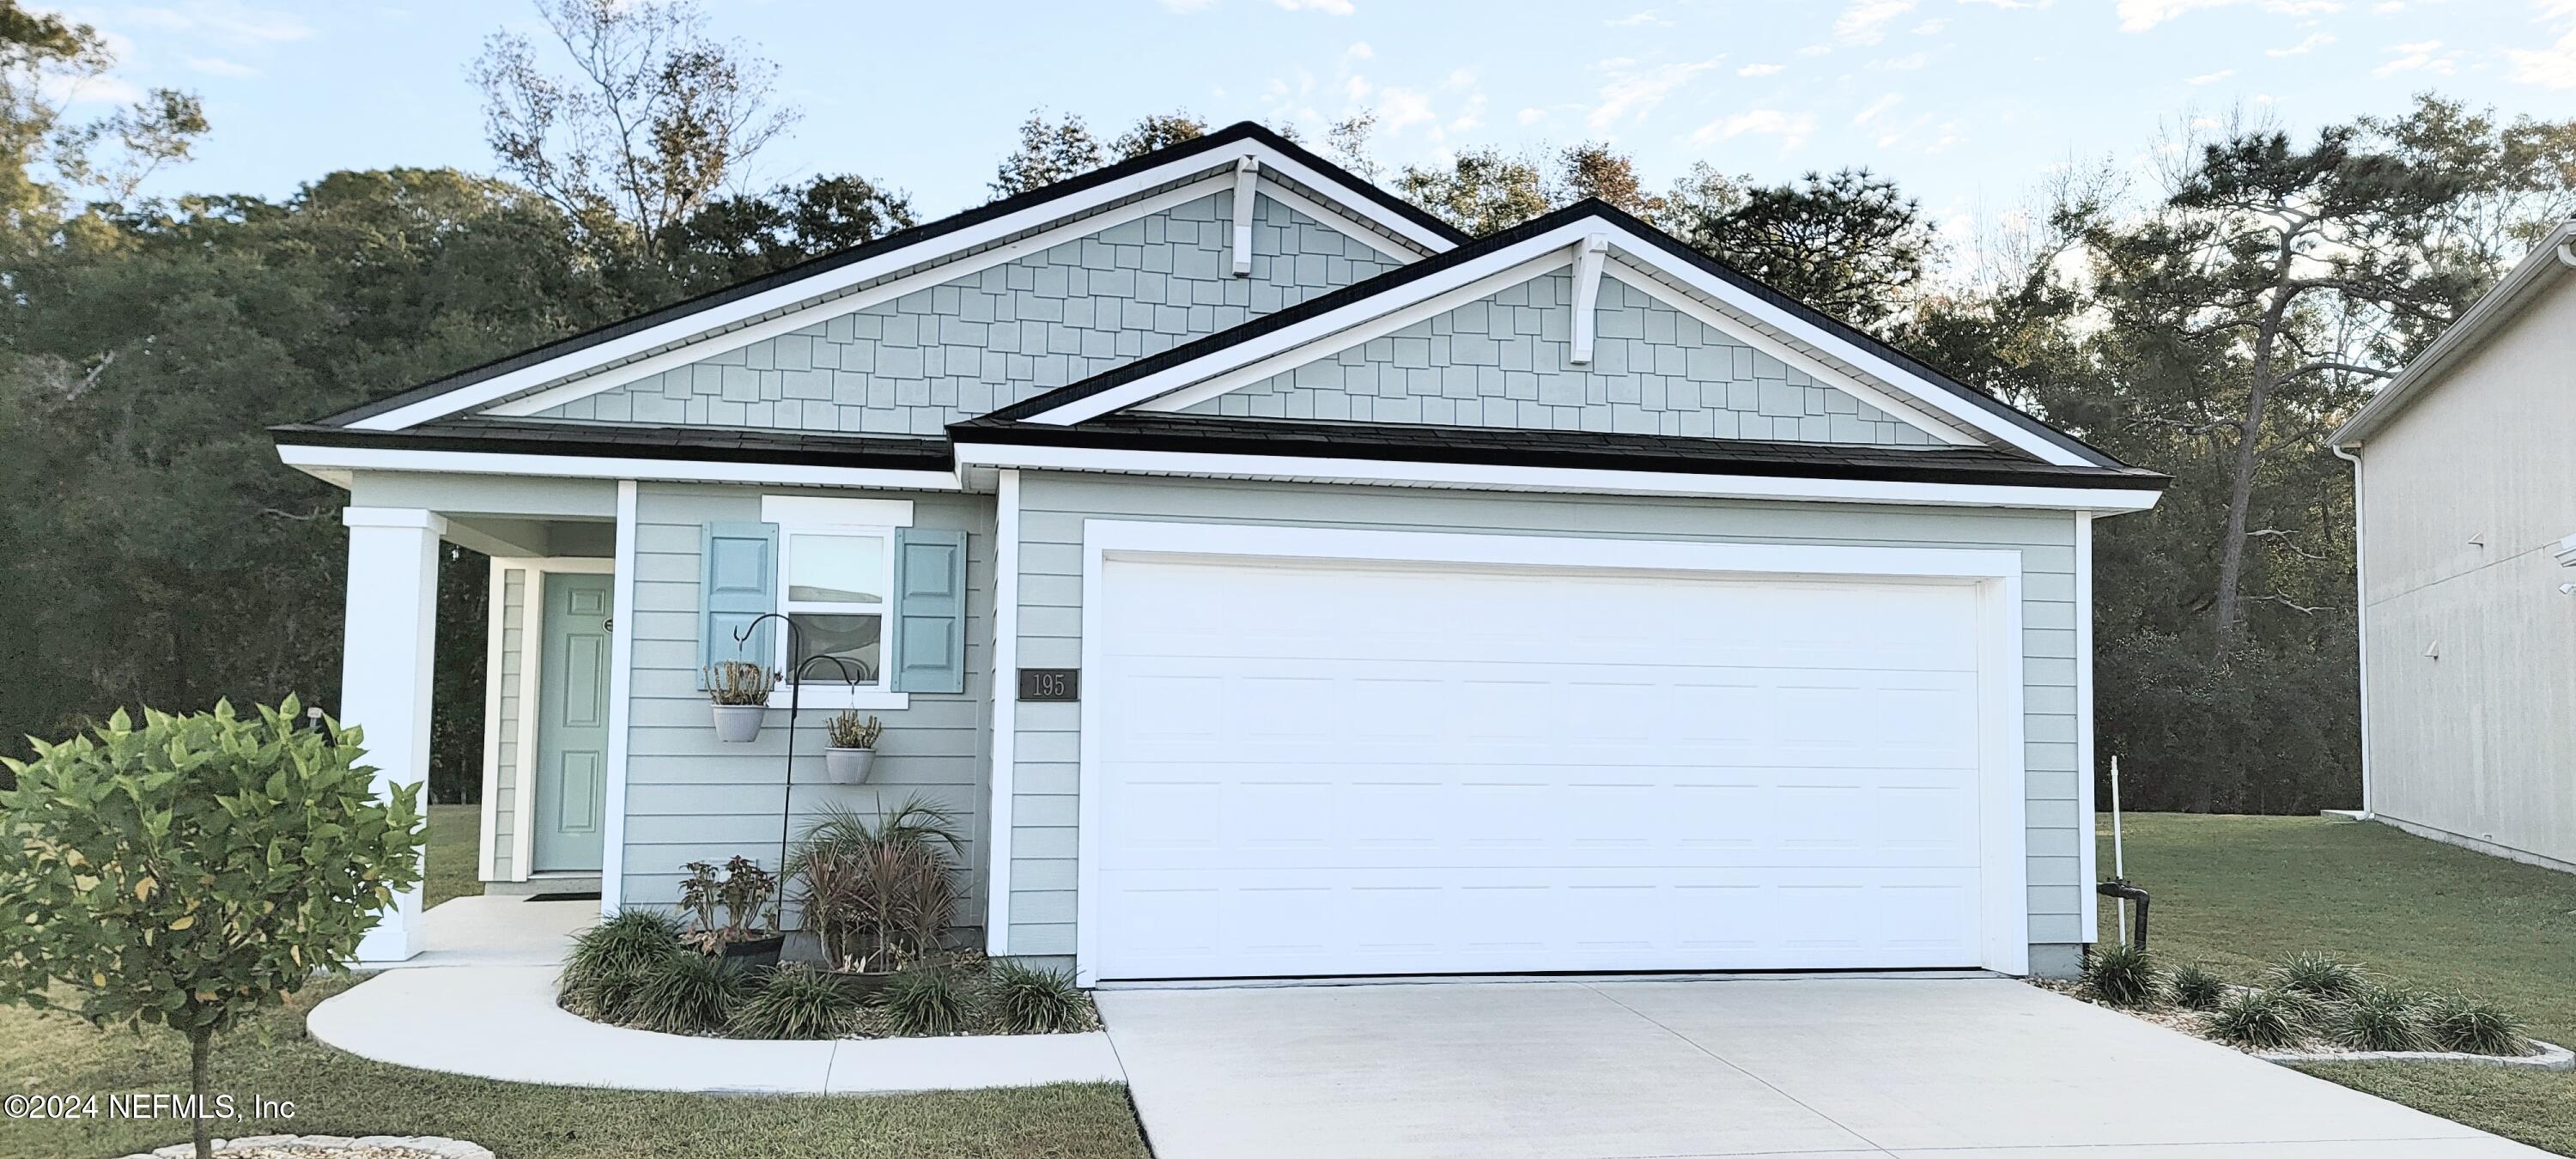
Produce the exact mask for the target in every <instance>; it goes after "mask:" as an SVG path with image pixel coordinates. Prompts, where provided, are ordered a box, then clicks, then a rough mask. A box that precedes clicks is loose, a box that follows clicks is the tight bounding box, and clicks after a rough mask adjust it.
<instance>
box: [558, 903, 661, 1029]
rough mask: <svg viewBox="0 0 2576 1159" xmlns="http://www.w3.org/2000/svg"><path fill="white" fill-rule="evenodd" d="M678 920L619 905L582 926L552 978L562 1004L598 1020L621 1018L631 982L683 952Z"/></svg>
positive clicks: (630, 994)
mask: <svg viewBox="0 0 2576 1159" xmlns="http://www.w3.org/2000/svg"><path fill="white" fill-rule="evenodd" d="M682 932H683V931H682V928H681V925H680V921H679V919H677V918H674V917H672V916H670V915H669V914H666V913H663V912H661V911H659V910H648V909H622V910H619V911H617V913H616V914H614V915H613V916H611V917H609V918H608V919H607V920H606V921H603V922H601V923H599V924H598V925H595V926H592V927H591V928H589V929H586V930H583V931H582V932H581V933H579V934H577V935H575V936H574V937H573V940H572V952H571V953H569V954H567V955H565V956H564V967H563V973H562V975H561V976H559V977H558V978H557V979H556V980H555V994H556V997H558V998H559V999H561V1000H562V1002H563V1003H564V1005H565V1006H567V1007H569V1008H571V1009H573V1010H575V1011H578V1012H580V1013H583V1014H587V1015H589V1016H591V1017H593V1018H598V1019H601V1020H603V1021H608V1022H617V1021H622V1015H621V1014H620V1013H619V1012H621V1011H622V1010H623V1009H624V1007H625V1000H626V999H628V998H631V997H632V996H633V991H634V987H635V985H636V984H637V983H638V982H640V981H641V980H642V978H643V975H644V973H645V972H646V971H647V970H648V969H649V968H651V967H653V966H656V965H659V964H661V963H662V962H663V961H665V960H666V959H669V958H671V957H673V956H675V955H678V954H681V953H685V952H687V947H685V946H683V945H681V944H680V935H681V933H682Z"/></svg>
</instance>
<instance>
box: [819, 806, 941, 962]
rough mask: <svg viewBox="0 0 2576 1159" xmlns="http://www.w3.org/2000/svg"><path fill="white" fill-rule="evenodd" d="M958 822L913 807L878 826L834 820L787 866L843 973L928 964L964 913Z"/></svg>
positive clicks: (857, 818)
mask: <svg viewBox="0 0 2576 1159" xmlns="http://www.w3.org/2000/svg"><path fill="white" fill-rule="evenodd" d="M964 848H965V839H964V837H963V836H961V835H960V834H959V832H958V828H957V820H956V817H955V815H954V814H951V813H950V812H949V811H948V810H946V809H943V808H941V807H939V806H937V805H934V804H931V803H929V802H926V801H923V800H921V799H920V798H917V797H916V798H912V799H909V800H906V801H905V802H903V803H902V804H900V805H897V806H896V807H894V808H893V809H892V810H890V811H886V812H882V813H879V814H877V815H875V816H873V817H871V816H868V815H866V814H863V813H859V812H857V811H854V810H849V809H840V808H835V809H832V810H830V811H827V812H826V813H824V814H823V816H822V817H821V818H819V819H817V820H816V821H815V822H814V823H813V824H812V825H810V826H808V827H807V828H806V830H805V835H804V839H803V840H802V841H800V842H799V843H798V844H797V847H796V849H795V851H794V852H793V853H791V854H790V855H789V856H788V859H787V877H788V880H790V881H791V882H794V883H796V884H797V885H798V886H799V887H800V888H801V890H802V891H803V896H802V898H801V900H802V902H803V904H804V907H805V925H806V927H807V928H809V929H811V930H813V931H814V932H815V934H816V935H817V936H818V937H820V938H821V939H822V942H823V955H824V958H825V959H826V960H827V961H828V962H829V963H830V964H831V966H832V967H833V968H834V969H839V970H857V971H881V970H891V969H895V968H898V967H901V966H903V965H905V964H907V963H910V962H914V961H918V960H919V959H920V958H921V957H922V956H923V955H924V954H926V953H928V952H929V951H930V950H931V949H933V948H935V947H936V946H937V945H938V941H939V935H940V932H941V931H943V930H945V929H947V928H948V923H949V919H951V918H952V917H954V916H955V915H956V912H957V905H958V902H959V900H960V897H961V895H960V891H959V889H958V884H957V867H956V855H957V854H958V853H960V852H961V851H962V850H963V849H964Z"/></svg>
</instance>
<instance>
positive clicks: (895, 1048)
mask: <svg viewBox="0 0 2576 1159" xmlns="http://www.w3.org/2000/svg"><path fill="white" fill-rule="evenodd" d="M468 902H474V903H485V904H477V905H471V906H469V905H467V904H466V903H468ZM460 906H462V907H464V908H463V909H458V907H460ZM562 906H570V907H575V908H577V909H582V910H584V911H585V912H586V914H587V917H585V918H582V919H581V920H580V921H579V922H578V923H576V924H573V925H571V926H569V927H565V928H562V929H556V927H557V926H560V925H562V923H563V921H564V920H565V919H564V918H563V917H562V915H561V914H560V913H559V912H548V910H549V907H562ZM451 910H454V911H456V912H455V913H454V914H452V915H451V914H450V913H449V911H451ZM529 911H536V912H529ZM442 915H446V916H447V925H448V926H449V927H450V928H451V929H453V930H455V931H458V932H464V931H474V930H479V931H481V932H482V939H481V940H480V941H476V942H468V943H441V942H437V941H435V940H433V941H432V943H431V944H432V945H433V946H441V947H443V948H441V949H433V950H432V951H430V952H428V953H424V954H422V955H420V956H419V957H418V958H415V959H413V960H412V961H411V962H409V963H406V964H405V968H399V969H389V970H386V971H384V972H382V973H379V974H378V975H376V976H375V977H373V978H369V979H368V980H366V981H364V982H360V983H359V984H357V985H355V986H352V987H350V988H349V989H348V990H346V991H343V992H341V993H339V994H336V995H333V996H332V997H331V998H330V999H329V1000H327V1001H325V1002H323V1003H322V1004H321V1005H320V1006H317V1007H315V1008H314V1010H313V1013H312V1015H311V1016H310V1017H309V1018H308V1019H306V1022H305V1025H306V1027H307V1028H308V1029H310V1030H311V1031H312V1033H313V1037H315V1038H318V1039H320V1040H322V1041H323V1042H326V1043H329V1044H330V1045H332V1046H336V1047H338V1048H340V1049H342V1050H345V1051H348V1052H349V1053H351V1054H355V1055H359V1056H362V1057H365V1058H371V1059H375V1060H376V1061H378V1062H388V1063H393V1064H395V1065H398V1066H409V1067H419V1068H421V1069H423V1070H435V1071H446V1072H448V1073H451V1074H463V1075H474V1076H477V1077H480V1078H490V1079H500V1080H503V1081H506V1082H524V1083H547V1084H552V1085H557V1086H577V1087H609V1088H615V1089H620V1090H642V1091H685V1092H699V1093H751V1094H780V1095H823V1094H833V1095H838V1094H876V1093H893V1092H900V1091H931V1090H965V1089H974V1088H979V1087H1020V1086H1040V1085H1044V1084H1047V1083H1063V1082H1124V1081H1126V1075H1125V1073H1124V1072H1123V1071H1121V1070H1120V1069H1119V1066H1118V1058H1117V1055H1116V1054H1115V1053H1114V1052H1113V1051H1112V1050H1111V1049H1110V1046H1109V1038H1108V1036H1107V1035H1104V1034H1099V1033H1092V1034H1040V1035H1015V1036H998V1035H987V1036H968V1037H960V1038H880V1039H842V1040H838V1041H832V1042H746V1041H741V1040H736V1039H724V1038H693V1037H687V1036H683V1035H675V1034H655V1033H653V1032H651V1031H646V1030H630V1029H628V1028H626V1027H622V1026H606V1025H602V1024H600V1023H597V1022H592V1021H590V1020H589V1019H586V1018H582V1017H580V1016H579V1015H575V1014H572V1013H570V1012H568V1011H566V1010H564V1009H563V1008H562V1007H559V1006H557V1005H555V976H556V973H557V969H558V967H557V965H556V963H558V962H560V961H561V959H562V949H563V944H564V940H565V938H566V937H568V936H569V934H570V933H572V932H574V931H577V930H579V929H581V928H584V927H587V926H588V925H590V924H591V923H592V922H595V921H597V920H598V915H599V908H598V906H597V904H596V903H591V902H524V901H519V900H517V899H514V898H501V897H471V898H458V899H456V900H454V901H451V902H448V903H446V904H445V905H441V906H439V907H437V908H436V909H433V910H431V911H429V913H428V914H426V915H424V916H425V918H426V919H427V922H428V927H427V928H428V931H429V933H430V935H431V937H432V938H433V939H435V938H436V937H437V934H438V931H439V929H440V926H441V918H442ZM438 955H445V956H444V957H443V958H440V959H439V960H426V961H425V960H424V959H432V958H434V957H436V956H438ZM531 958H533V959H535V960H534V961H533V962H532V961H530V960H529V959H531Z"/></svg>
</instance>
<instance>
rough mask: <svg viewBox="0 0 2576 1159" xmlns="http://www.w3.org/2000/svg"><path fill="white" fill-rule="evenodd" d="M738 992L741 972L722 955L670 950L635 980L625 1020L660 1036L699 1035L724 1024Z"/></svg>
mask: <svg viewBox="0 0 2576 1159" xmlns="http://www.w3.org/2000/svg"><path fill="white" fill-rule="evenodd" d="M742 990H743V976H742V971H739V970H736V969H733V968H732V967H730V966H727V965H725V961H724V959H722V958H719V957H716V956H715V955H712V954H674V955H672V956H670V957H669V958H666V959H663V960H662V961H661V962H658V963H656V964H654V965H652V966H650V967H647V968H646V969H645V970H644V971H643V973H642V975H641V976H640V977H638V978H637V979H636V981H635V986H634V992H633V995H632V997H631V998H630V999H629V1000H628V1001H627V1003H626V1009H625V1014H626V1019H625V1022H626V1024H627V1025H629V1026H637V1027H642V1028H643V1029H645V1030H659V1031H661V1032H662V1033H664V1034H704V1033H706V1032H708V1031H710V1030H714V1029H717V1028H718V1027H721V1026H723V1025H724V1024H725V1020H726V1019H727V1018H728V1017H729V1016H730V1015H731V1014H732V1012H733V1008H734V1005H735V1003H737V1002H738V1001H740V1000H741V998H742Z"/></svg>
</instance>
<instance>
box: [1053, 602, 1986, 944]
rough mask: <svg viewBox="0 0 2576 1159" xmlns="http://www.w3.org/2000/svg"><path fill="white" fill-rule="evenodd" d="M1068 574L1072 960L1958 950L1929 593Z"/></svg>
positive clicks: (1944, 722) (1947, 768) (1940, 680)
mask: <svg viewBox="0 0 2576 1159" xmlns="http://www.w3.org/2000/svg"><path fill="white" fill-rule="evenodd" d="M1103 577H1104V579H1103V583H1102V588H1103V591H1102V592H1100V593H1098V598H1099V599H1100V601H1101V604H1100V606H1101V608H1102V609H1103V610H1104V611H1105V615H1104V616H1103V617H1102V619H1101V620H1100V621H1098V622H1097V623H1096V624H1095V626H1094V627H1093V628H1092V629H1091V630H1093V631H1095V632H1096V633H1098V638H1097V639H1096V641H1095V645H1094V647H1095V651H1094V653H1093V659H1092V663H1093V664H1094V666H1095V672H1094V674H1093V677H1092V687H1091V688H1090V689H1088V690H1087V693H1088V695H1089V697H1090V698H1091V700H1092V701H1093V712H1094V714H1095V715H1094V720H1095V725H1094V727H1096V729H1097V730H1098V735H1097V736H1096V737H1094V738H1093V742H1092V745H1091V749H1092V753H1093V759H1094V760H1096V761H1097V762H1098V767H1097V768H1096V769H1095V770H1093V774H1092V777H1093V779H1092V782H1091V783H1092V786H1093V787H1092V788H1091V789H1090V790H1089V791H1092V792H1094V793H1096V794H1097V795H1098V798H1099V799H1098V801H1097V802H1096V805H1097V808H1096V811H1095V812H1094V813H1093V814H1092V817H1093V820H1092V821H1091V824H1092V825H1093V827H1094V831H1093V840H1094V842H1095V844H1094V846H1093V848H1092V850H1091V851H1090V853H1089V856H1090V857H1092V858H1094V859H1096V866H1095V867H1094V868H1093V874H1092V876H1091V877H1090V879H1089V885H1088V888H1090V889H1092V890H1094V891H1095V892H1096V895H1097V896H1096V898H1095V899H1094V900H1093V902H1092V905H1093V907H1094V912H1093V913H1092V915H1091V917H1090V918H1088V919H1087V920H1088V921H1090V922H1092V923H1093V925H1092V927H1090V928H1091V932H1092V942H1093V946H1094V948H1093V949H1092V950H1090V951H1087V953H1089V954H1091V957H1090V958H1089V959H1088V960H1087V965H1086V969H1087V970H1089V971H1090V972H1093V973H1096V974H1097V975H1098V976H1101V977H1108V978H1120V977H1132V978H1147V977H1187V976H1207V975H1294V974H1332V973H1407V972H1450V971H1471V970H1499V971H1514V970H1556V969H1565V970H1582V969H1623V970H1625V969H1634V970H1658V969H1750V968H1786V967H1818V968H1831V967H1862V966H1878V967H1902V966H1933V965H1973V964H1975V963H1977V962H1978V961H1979V960H1980V957H1981V954H1980V952H1979V951H1980V945H1979V942H1980V921H1981V913H1980V910H1979V909H1978V899H1979V897H1980V896H1981V895H1980V892H1979V882H1980V870H1979V865H1980V856H1981V854H1980V849H1979V846H1978V839H1977V834H1978V818H1979V801H1980V797H1979V777H1980V763H1981V761H1980V759H1981V755H1982V754H1981V751H1980V750H1981V741H1982V738H1981V734H1980V730H1979V728H1978V727H1977V715H1978V711H1979V676H1978V672H1977V668H1976V664H1977V656H1978V649H1977V647H1976V635H1977V623H1978V617H1977V612H1976V604H1975V597H1974V593H1973V590H1972V589H1970V588H1968V587H1966V586H1964V585H1946V584H1916V585H1904V584H1888V583H1870V582H1830V583H1829V582H1806V581H1781V580H1744V579H1713V578H1708V577H1679V576H1674V575H1614V574H1607V573H1595V572H1579V571H1571V570H1559V571H1554V572H1535V571H1533V572H1509V573H1482V572H1473V571H1469V572H1461V571H1457V570H1443V569H1439V568H1431V567H1420V566H1415V567H1394V566H1388V567H1379V566H1366V567H1353V566H1347V565H1344V566H1332V567H1328V566H1309V565H1298V564H1288V563H1276V564H1274V563H1272V562H1267V561H1265V562H1263V563H1261V564H1259V565H1257V566H1243V565H1239V564H1216V563H1199V562H1173V561H1161V560H1156V561H1127V560H1112V561H1110V562H1109V563H1108V564H1106V565H1105V566H1104V570H1103ZM1164 693H1169V694H1170V695H1171V699H1170V700H1169V702H1168V703H1163V704H1144V703H1141V702H1140V698H1144V697H1150V696H1155V695H1160V694H1164Z"/></svg>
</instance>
